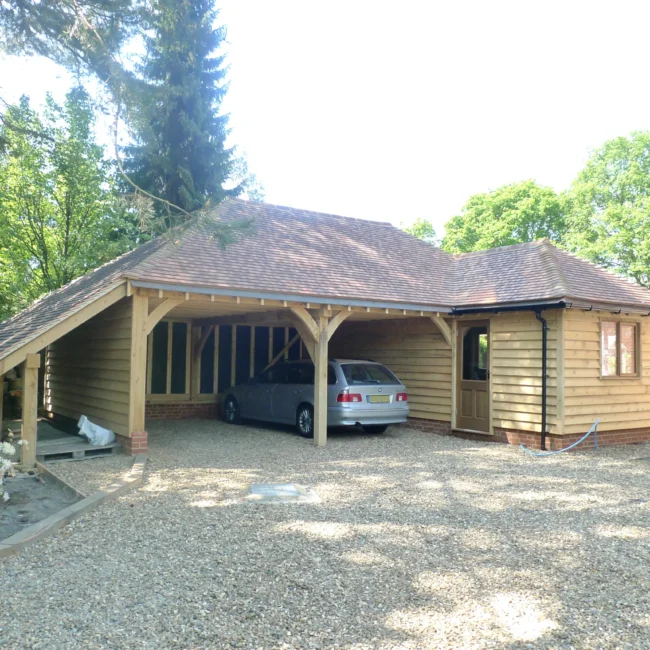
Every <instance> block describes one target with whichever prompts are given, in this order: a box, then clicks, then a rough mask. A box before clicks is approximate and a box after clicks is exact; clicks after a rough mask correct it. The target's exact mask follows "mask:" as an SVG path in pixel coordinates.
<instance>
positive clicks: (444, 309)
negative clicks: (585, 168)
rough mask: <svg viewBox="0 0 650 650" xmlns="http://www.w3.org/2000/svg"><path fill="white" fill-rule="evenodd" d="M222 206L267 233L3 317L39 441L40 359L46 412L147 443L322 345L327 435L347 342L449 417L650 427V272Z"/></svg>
mask: <svg viewBox="0 0 650 650" xmlns="http://www.w3.org/2000/svg"><path fill="white" fill-rule="evenodd" d="M213 215H214V218H215V219H218V220H225V221H227V220H237V219H242V218H246V219H252V220H253V221H254V223H255V232H254V233H252V234H249V235H247V236H245V237H242V238H241V239H240V240H239V241H237V242H236V243H234V244H232V245H230V246H228V247H227V248H226V249H223V248H222V247H220V246H219V244H218V243H217V242H215V241H214V240H213V239H211V238H210V236H209V235H208V234H207V233H205V232H203V231H202V230H198V229H196V230H192V229H190V230H188V231H187V232H185V233H183V234H182V236H180V237H179V238H175V239H174V240H173V241H172V239H160V240H156V241H153V242H150V243H148V244H145V245H144V246H142V247H140V248H138V249H136V250H135V251H132V252H131V253H128V254H127V255H124V256H122V257H120V258H118V259H116V260H114V261H112V262H110V263H109V264H106V265H105V266H103V267H101V268H100V269H97V270H96V271H93V272H91V273H89V274H87V275H86V276H83V277H82V278H79V279H78V280H75V281H74V282H72V283H70V284H69V285H67V286H66V287H63V288H62V289H60V290H58V291H55V292H53V293H51V294H48V295H47V296H45V297H43V298H42V299H41V300H39V301H37V302H36V303H35V304H34V305H32V306H31V307H29V308H28V309H26V310H25V311H23V312H21V313H20V314H18V315H16V316H15V317H13V318H12V319H10V320H8V321H5V322H4V323H1V324H0V376H1V375H3V374H4V373H5V372H7V371H9V370H10V369H12V368H14V367H16V366H18V365H21V367H22V371H21V374H22V376H23V381H24V391H23V393H24V395H23V397H24V421H23V435H24V437H25V438H26V439H27V440H30V441H35V436H36V420H37V414H36V409H37V407H38V404H37V402H38V400H37V399H36V394H35V391H36V388H35V386H36V384H37V375H38V366H39V365H40V363H41V360H43V361H44V363H45V391H44V393H45V394H44V402H43V404H42V408H43V411H44V413H45V415H46V416H47V417H50V418H53V419H56V418H68V419H76V418H78V417H79V416H80V415H81V414H85V415H87V416H88V417H89V418H90V419H91V420H93V421H95V422H97V423H98V424H102V425H104V426H107V427H109V428H111V429H113V430H114V431H115V433H116V434H117V435H118V436H119V437H120V439H121V441H122V443H123V445H124V447H125V448H126V450H127V451H129V452H137V451H141V450H143V449H145V448H146V445H147V433H146V420H147V419H153V418H157V417H214V416H215V414H216V405H217V404H218V401H219V398H220V396H221V395H223V393H224V392H225V390H226V389H227V388H229V387H230V386H231V385H234V384H236V383H241V382H242V381H247V380H248V379H249V378H250V377H251V376H253V375H255V374H257V373H258V372H259V371H260V370H261V369H262V368H263V367H265V365H268V364H270V363H272V362H274V361H277V360H278V359H281V358H283V357H284V358H307V357H310V358H311V359H312V360H313V361H314V364H315V367H316V385H315V390H316V404H315V440H314V441H315V444H316V445H319V446H322V445H324V444H325V443H326V439H327V427H326V417H327V414H326V403H325V401H326V372H327V361H328V359H329V358H330V357H333V356H338V357H343V356H345V357H360V358H373V359H375V360H377V361H380V362H382V363H385V364H386V365H388V366H389V367H391V368H392V369H393V370H394V371H395V372H396V373H397V375H398V376H399V377H400V378H401V379H402V381H403V382H404V383H405V384H406V386H407V389H408V392H409V402H410V406H411V416H412V419H411V422H412V425H413V426H417V427H420V428H422V429H426V430H430V431H433V432H436V433H451V432H454V433H459V434H461V435H466V436H474V437H480V438H483V439H492V440H501V441H508V442H525V443H526V444H531V445H536V446H539V445H540V444H542V441H545V442H547V444H548V445H549V446H550V447H554V448H556V447H563V446H567V445H568V444H570V443H571V442H573V441H574V440H575V439H576V438H577V437H578V436H579V435H580V434H581V433H583V432H584V431H586V430H587V429H588V428H589V426H590V424H591V423H592V422H593V420H594V419H595V418H596V417H599V418H600V421H601V427H600V441H601V442H605V443H606V442H608V441H611V442H634V441H639V440H646V439H650V369H649V368H648V365H649V364H650V352H649V351H648V350H647V348H648V346H649V345H650V331H648V328H647V327H645V323H644V317H645V316H646V315H647V314H648V313H650V292H648V291H647V290H645V289H643V288H642V287H639V286H637V285H634V284H632V283H630V282H628V281H626V280H624V279H622V278H620V277H616V276H614V275H612V274H610V273H608V272H606V271H603V270H602V269H598V268H597V267H595V266H593V265H592V264H589V263H587V262H584V261H583V260H580V259H578V258H576V257H574V256H571V255H569V254H567V253H565V252H563V251H560V250H558V249H556V248H555V247H554V246H553V245H551V244H550V243H549V242H547V241H539V242H534V243H531V244H522V245H518V246H510V247H505V248H501V249H493V250H490V251H481V252H478V253H471V254H466V255H456V256H452V255H448V254H446V253H444V252H442V251H440V250H439V249H436V248H434V247H432V246H430V245H428V244H425V243H424V242H421V241H419V240H416V239H414V238H412V237H410V236H409V235H406V234H405V233H403V232H401V231H399V230H397V229H395V228H393V227H392V226H390V225H388V224H383V223H377V222H370V221H364V220H359V219H349V218H345V217H337V216H332V215H323V214H319V213H311V212H305V211H300V210H294V209H290V208H283V207H280V206H271V205H267V204H257V203H250V202H247V201H241V200H228V201H226V202H224V203H223V204H221V205H220V206H219V207H218V208H216V209H215V211H214V213H213ZM34 452H35V445H30V447H28V449H27V451H26V452H25V455H24V458H23V461H24V463H25V464H27V465H29V464H31V463H33V460H34Z"/></svg>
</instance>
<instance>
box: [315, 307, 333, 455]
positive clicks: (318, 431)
mask: <svg viewBox="0 0 650 650" xmlns="http://www.w3.org/2000/svg"><path fill="white" fill-rule="evenodd" d="M328 323H329V318H327V317H326V316H319V317H318V318H317V326H318V340H317V341H316V345H315V346H314V347H315V350H314V352H315V358H314V365H315V376H314V444H315V445H316V446H317V447H324V446H325V444H326V443H327V366H328V362H329V356H328V347H329V345H328V342H329V336H328V332H327V325H328Z"/></svg>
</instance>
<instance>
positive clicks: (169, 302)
mask: <svg viewBox="0 0 650 650" xmlns="http://www.w3.org/2000/svg"><path fill="white" fill-rule="evenodd" d="M182 302H183V299H182V298H167V299H166V300H165V301H164V302H161V303H160V304H159V305H158V306H157V307H156V308H155V309H154V310H153V311H152V312H151V313H150V314H149V315H148V316H147V324H146V332H147V336H149V334H151V332H152V331H153V328H154V327H156V325H157V324H158V323H159V322H160V319H161V318H163V317H164V316H165V315H166V314H168V313H169V312H170V311H171V310H172V309H174V307H176V306H177V305H180V304H181V303H182Z"/></svg>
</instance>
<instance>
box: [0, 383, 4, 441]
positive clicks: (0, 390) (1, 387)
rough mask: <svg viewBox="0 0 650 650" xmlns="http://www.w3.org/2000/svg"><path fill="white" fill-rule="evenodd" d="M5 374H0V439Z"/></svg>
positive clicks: (0, 436) (0, 438) (0, 433)
mask: <svg viewBox="0 0 650 650" xmlns="http://www.w3.org/2000/svg"><path fill="white" fill-rule="evenodd" d="M4 381H5V376H4V375H0V440H2V404H3V402H4V397H5V393H4V390H5V384H4Z"/></svg>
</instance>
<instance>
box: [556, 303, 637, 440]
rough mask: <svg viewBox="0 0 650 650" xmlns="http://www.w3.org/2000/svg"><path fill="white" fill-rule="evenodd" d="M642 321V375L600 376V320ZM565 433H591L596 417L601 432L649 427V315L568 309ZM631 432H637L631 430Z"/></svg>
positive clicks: (565, 323)
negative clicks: (647, 316)
mask: <svg viewBox="0 0 650 650" xmlns="http://www.w3.org/2000/svg"><path fill="white" fill-rule="evenodd" d="M619 320H620V321H625V322H635V323H638V324H639V325H638V326H639V327H640V339H641V349H640V361H641V363H640V370H641V372H640V376H639V377H635V378H630V379H628V378H618V377H612V378H606V379H603V378H601V375H600V323H601V321H619ZM564 348H565V359H566V361H565V371H564V372H565V382H564V385H565V389H564V402H565V404H564V432H565V433H567V434H579V433H583V434H584V433H586V432H587V431H588V430H589V427H590V426H591V425H592V424H593V423H594V420H595V419H596V418H599V419H600V424H599V425H598V430H599V431H627V432H630V431H636V430H639V429H648V427H650V327H649V326H648V322H647V319H646V318H641V317H639V316H627V315H625V314H610V313H609V312H594V311H583V310H578V309H568V310H567V311H566V314H565V321H564ZM630 435H632V434H630Z"/></svg>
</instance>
